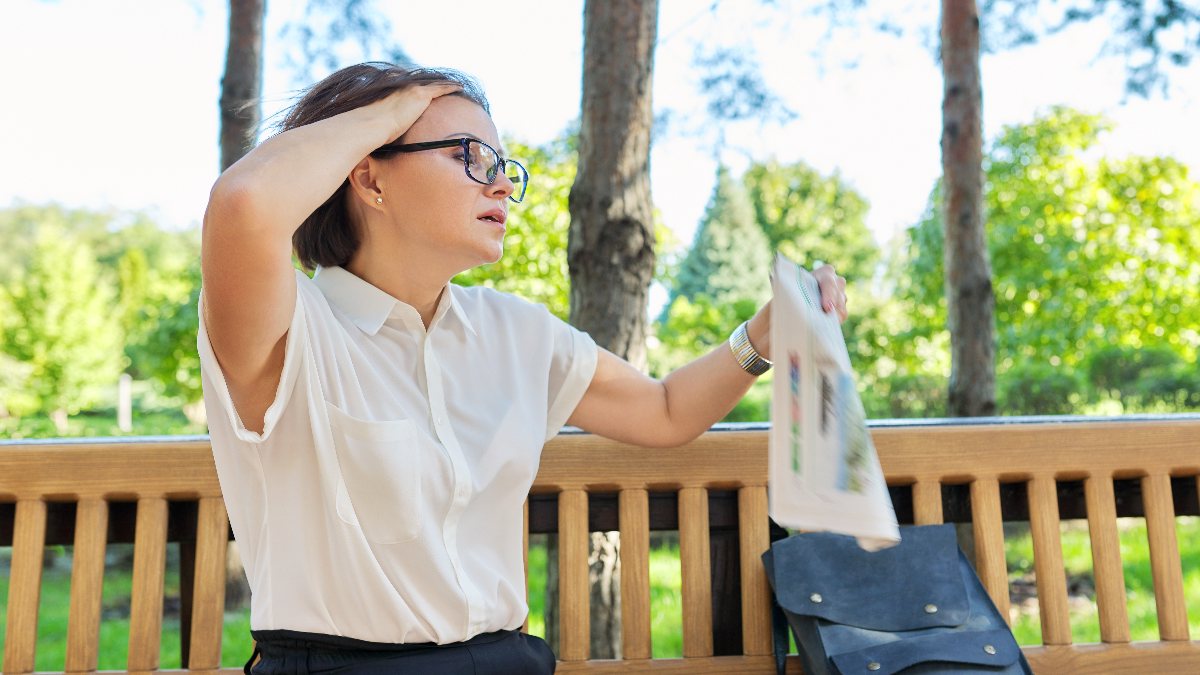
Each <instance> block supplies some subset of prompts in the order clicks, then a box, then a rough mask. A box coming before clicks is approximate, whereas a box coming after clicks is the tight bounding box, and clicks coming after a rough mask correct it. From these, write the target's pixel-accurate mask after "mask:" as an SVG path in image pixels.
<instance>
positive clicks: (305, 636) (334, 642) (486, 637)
mask: <svg viewBox="0 0 1200 675" xmlns="http://www.w3.org/2000/svg"><path fill="white" fill-rule="evenodd" d="M516 632H517V630H516V629H512V630H498V631H496V632H494V633H480V634H479V635H476V636H475V637H473V638H471V639H469V640H465V641H463V642H450V643H447V644H438V643H436V642H411V643H407V644H400V643H389V642H368V641H367V640H358V639H356V638H350V637H343V636H341V635H326V634H324V633H305V632H303V631H296V630H286V629H276V630H252V631H250V636H251V637H253V638H254V641H255V643H256V644H257V645H262V646H270V647H281V648H284V649H335V650H346V651H360V652H392V653H401V652H410V651H419V650H424V649H444V648H448V647H461V646H463V645H481V644H488V643H490V642H496V641H498V640H503V639H504V638H506V637H510V636H512V635H513V634H515V633H516Z"/></svg>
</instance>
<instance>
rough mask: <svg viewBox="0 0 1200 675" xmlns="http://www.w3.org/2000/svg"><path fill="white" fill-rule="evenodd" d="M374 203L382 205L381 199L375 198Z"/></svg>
mask: <svg viewBox="0 0 1200 675" xmlns="http://www.w3.org/2000/svg"><path fill="white" fill-rule="evenodd" d="M375 203H376V204H382V203H383V197H376V198H375Z"/></svg>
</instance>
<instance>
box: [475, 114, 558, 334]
mask: <svg viewBox="0 0 1200 675" xmlns="http://www.w3.org/2000/svg"><path fill="white" fill-rule="evenodd" d="M505 146H506V147H505V149H506V150H507V151H508V153H509V154H510V156H512V157H516V158H518V159H519V160H520V161H521V162H523V163H525V166H526V167H527V168H528V169H529V173H530V179H529V181H530V186H529V192H528V193H526V195H525V199H524V200H523V201H522V202H521V203H520V204H509V207H510V208H509V221H508V223H509V225H508V231H507V232H506V234H505V235H504V256H503V257H502V258H501V259H500V260H499V261H498V262H496V263H494V264H492V265H485V266H483V267H477V268H475V269H472V270H469V271H467V272H464V273H462V274H460V275H458V276H457V277H455V278H454V281H455V283H458V284H462V285H464V286H474V285H482V286H488V287H491V288H497V289H499V290H502V291H505V292H508V293H513V294H515V295H519V296H521V297H523V298H525V299H526V300H529V301H532V302H538V303H541V304H543V305H545V306H546V307H547V308H548V309H549V310H550V312H551V313H553V314H554V315H555V316H558V317H559V318H561V319H564V320H565V319H566V318H567V315H568V313H569V311H570V275H569V273H568V270H567V232H568V230H569V229H570V226H571V214H570V211H569V210H568V208H567V195H568V194H569V193H570V191H571V184H572V183H573V182H574V181H575V169H576V165H577V161H578V160H577V149H576V148H575V147H573V142H572V140H571V138H570V137H567V138H561V139H558V140H556V141H553V142H551V143H548V144H546V145H543V146H540V147H533V146H528V145H523V144H521V143H518V142H514V141H506V142H505Z"/></svg>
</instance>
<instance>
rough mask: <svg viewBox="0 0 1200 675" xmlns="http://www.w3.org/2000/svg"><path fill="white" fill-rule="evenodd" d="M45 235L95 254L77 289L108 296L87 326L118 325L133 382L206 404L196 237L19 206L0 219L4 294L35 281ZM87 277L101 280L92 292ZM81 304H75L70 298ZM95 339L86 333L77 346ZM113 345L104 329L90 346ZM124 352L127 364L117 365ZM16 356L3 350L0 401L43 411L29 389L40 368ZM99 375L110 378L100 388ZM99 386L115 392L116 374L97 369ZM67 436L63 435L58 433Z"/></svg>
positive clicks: (115, 218)
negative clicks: (38, 253) (198, 348)
mask: <svg viewBox="0 0 1200 675" xmlns="http://www.w3.org/2000/svg"><path fill="white" fill-rule="evenodd" d="M47 233H57V234H52V235H51V236H53V237H56V238H58V239H61V240H62V242H63V244H62V245H64V246H67V247H79V248H81V250H84V251H88V253H87V254H86V256H85V257H87V258H88V261H87V263H86V265H85V267H86V270H85V271H84V275H83V276H80V275H79V274H78V273H76V272H74V271H72V273H71V276H72V277H75V278H76V279H75V281H76V284H77V285H80V286H92V285H94V286H95V288H96V289H100V291H98V292H101V291H103V292H107V293H109V295H108V296H106V297H107V299H106V300H105V301H104V302H103V303H100V304H97V305H93V306H92V307H93V308H94V309H95V312H94V316H92V317H91V319H89V320H92V321H101V322H102V323H104V325H105V326H108V325H109V324H110V323H114V324H115V325H116V327H117V333H118V337H117V344H118V347H117V356H118V360H119V361H121V362H122V363H120V366H119V367H121V368H124V369H126V371H127V372H129V373H130V374H131V375H132V376H133V377H134V378H136V379H148V380H151V381H153V382H155V383H156V385H157V387H156V389H157V393H158V394H159V395H161V396H166V397H168V398H169V399H171V400H172V402H173V403H174V404H177V405H178V404H188V403H192V402H194V401H197V400H199V399H200V371H199V359H198V357H197V355H196V349H195V344H196V328H197V323H198V321H197V317H196V300H197V297H198V292H199V287H200V242H199V236H198V235H199V232H198V231H195V230H191V231H183V232H171V231H166V230H162V229H161V228H159V227H158V225H156V224H155V223H154V222H153V221H152V220H150V219H149V218H148V217H147V216H145V215H144V214H137V213H132V214H130V213H110V212H97V211H89V210H83V209H66V208H63V207H60V206H58V205H54V204H50V205H43V206H34V205H21V206H17V207H13V208H11V209H7V210H3V211H0V234H4V235H6V236H8V237H9V240H8V241H9V243H10V245H9V246H8V247H7V248H6V249H5V250H3V251H0V259H4V260H7V261H8V262H9V263H10V264H9V265H6V266H4V267H3V269H2V270H0V287H4V288H9V289H10V291H12V292H15V290H14V289H15V288H16V286H15V284H16V283H17V279H18V278H24V277H26V276H29V275H30V274H31V273H33V268H32V264H33V262H32V261H33V260H34V259H35V257H36V256H35V255H34V252H35V248H36V245H37V242H38V241H39V238H40V237H42V236H46V235H47ZM72 250H74V249H72ZM13 252H16V255H15V256H13V255H12V253H13ZM64 269H71V268H69V267H68V268H64ZM86 279H94V283H92V284H89V283H87V282H86V281H85V280H86ZM105 289H106V290H105ZM59 291H61V293H59V295H62V293H68V294H71V293H74V291H71V290H69V289H67V288H66V287H60V288H59ZM59 291H55V292H59ZM2 295H4V294H3V293H0V296H2ZM75 295H78V294H75ZM56 297H58V296H56ZM79 297H80V298H81V297H84V296H79ZM67 301H68V299H67V296H63V297H61V298H59V299H58V300H53V301H52V302H55V303H58V302H67ZM78 301H79V300H78V298H76V299H75V300H71V302H78ZM89 311H91V310H89ZM4 315H12V312H4ZM77 325H79V326H80V327H83V326H86V325H87V324H86V322H84V323H78V324H77ZM43 330H44V327H42V326H39V325H38V324H29V325H27V326H25V328H24V331H25V333H26V334H27V336H28V339H37V340H40V339H44V338H46V337H47V335H44V334H42V333H41V331H43ZM89 335H90V333H87V332H84V333H83V334H82V335H81V336H80V340H84V338H85V337H87V336H89ZM106 339H107V340H110V341H111V339H112V336H111V335H110V334H109V333H108V332H106V331H99V332H97V333H96V334H95V335H93V336H91V337H90V338H88V339H87V340H85V341H86V342H88V344H89V345H91V347H89V349H90V348H94V347H97V346H99V345H102V344H103V343H104V342H103V341H104V340H106ZM121 345H123V351H124V357H123V358H120V352H121V349H122V347H121ZM110 346H111V345H110ZM15 350H16V347H4V346H3V345H2V344H0V352H3V353H4V354H0V400H5V399H10V400H11V399H17V400H16V403H15V405H10V406H9V407H10V408H11V410H10V411H9V412H12V413H18V412H19V411H23V412H33V411H35V410H37V409H40V408H42V407H43V406H41V405H40V404H37V403H36V399H37V398H38V396H36V395H34V392H30V391H29V390H28V389H27V387H25V386H23V384H22V383H23V382H25V381H26V380H28V378H29V377H32V376H33V375H32V369H34V362H33V361H31V360H29V355H28V354H24V355H22V354H17V353H16V351H15ZM18 371H19V372H21V373H24V374H23V375H20V376H19V377H18V375H16V374H14V373H16V372H18ZM102 377H107V378H109V379H108V381H107V382H101V379H102ZM92 380H93V382H94V383H95V384H97V385H98V386H104V387H112V386H115V384H116V377H115V375H113V373H112V372H111V369H109V370H105V369H103V368H102V369H99V370H96V371H95V373H94V374H93V375H92ZM97 403H99V401H98V400H97V399H96V398H95V397H94V396H93V397H90V398H88V399H87V400H86V405H87V406H91V405H95V404H97ZM79 405H85V402H80V404H79ZM60 433H65V432H63V431H62V430H61V429H60Z"/></svg>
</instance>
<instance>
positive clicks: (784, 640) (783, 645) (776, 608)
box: [771, 593, 791, 675]
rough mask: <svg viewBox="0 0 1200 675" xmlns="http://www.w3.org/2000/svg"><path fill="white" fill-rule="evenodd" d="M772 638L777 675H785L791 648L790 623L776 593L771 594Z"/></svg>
mask: <svg viewBox="0 0 1200 675" xmlns="http://www.w3.org/2000/svg"><path fill="white" fill-rule="evenodd" d="M771 637H772V643H773V647H774V651H775V675H785V673H786V672H787V655H788V649H789V647H790V646H791V645H790V644H789V643H788V621H787V616H786V615H785V614H784V613H783V607H781V606H780V605H779V601H778V600H776V599H775V594H774V593H771Z"/></svg>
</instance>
